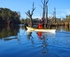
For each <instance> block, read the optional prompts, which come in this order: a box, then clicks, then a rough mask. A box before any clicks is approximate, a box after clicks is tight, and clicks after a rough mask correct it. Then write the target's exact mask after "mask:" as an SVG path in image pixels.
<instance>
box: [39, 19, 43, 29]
mask: <svg viewBox="0 0 70 57" xmlns="http://www.w3.org/2000/svg"><path fill="white" fill-rule="evenodd" d="M42 28H43V26H42V23H41V20H40V21H39V24H38V29H42Z"/></svg>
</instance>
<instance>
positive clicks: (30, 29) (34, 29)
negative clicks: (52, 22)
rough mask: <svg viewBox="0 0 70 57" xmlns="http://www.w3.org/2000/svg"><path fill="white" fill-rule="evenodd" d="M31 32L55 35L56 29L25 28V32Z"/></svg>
mask: <svg viewBox="0 0 70 57" xmlns="http://www.w3.org/2000/svg"><path fill="white" fill-rule="evenodd" d="M32 31H36V32H50V33H55V32H56V29H37V28H32V27H27V32H32Z"/></svg>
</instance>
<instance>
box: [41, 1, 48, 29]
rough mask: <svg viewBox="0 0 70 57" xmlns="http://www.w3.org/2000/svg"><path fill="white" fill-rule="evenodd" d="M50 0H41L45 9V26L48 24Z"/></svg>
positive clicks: (43, 14)
mask: <svg viewBox="0 0 70 57" xmlns="http://www.w3.org/2000/svg"><path fill="white" fill-rule="evenodd" d="M48 1H49V0H44V2H42V0H41V2H42V4H43V7H42V9H43V13H42V19H44V28H46V25H47V24H48V5H47V4H48Z"/></svg>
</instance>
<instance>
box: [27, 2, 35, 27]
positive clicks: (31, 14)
mask: <svg viewBox="0 0 70 57" xmlns="http://www.w3.org/2000/svg"><path fill="white" fill-rule="evenodd" d="M32 6H33V7H32V11H30V10H28V11H27V12H26V15H27V16H28V17H29V18H30V26H31V27H33V22H32V16H33V12H34V10H35V9H36V8H35V7H34V3H33V4H32Z"/></svg>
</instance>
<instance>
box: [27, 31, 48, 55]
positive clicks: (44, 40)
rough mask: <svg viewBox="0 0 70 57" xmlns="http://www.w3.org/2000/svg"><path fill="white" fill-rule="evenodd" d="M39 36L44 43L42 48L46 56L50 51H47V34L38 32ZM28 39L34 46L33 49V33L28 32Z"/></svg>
mask: <svg viewBox="0 0 70 57" xmlns="http://www.w3.org/2000/svg"><path fill="white" fill-rule="evenodd" d="M37 35H38V38H39V39H40V40H41V41H42V45H41V44H40V45H41V48H42V54H45V53H47V51H48V49H47V45H48V44H47V40H48V39H47V34H46V33H43V32H37ZM27 38H28V39H29V40H31V42H32V44H33V47H34V39H33V36H32V32H28V33H27Z"/></svg>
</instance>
